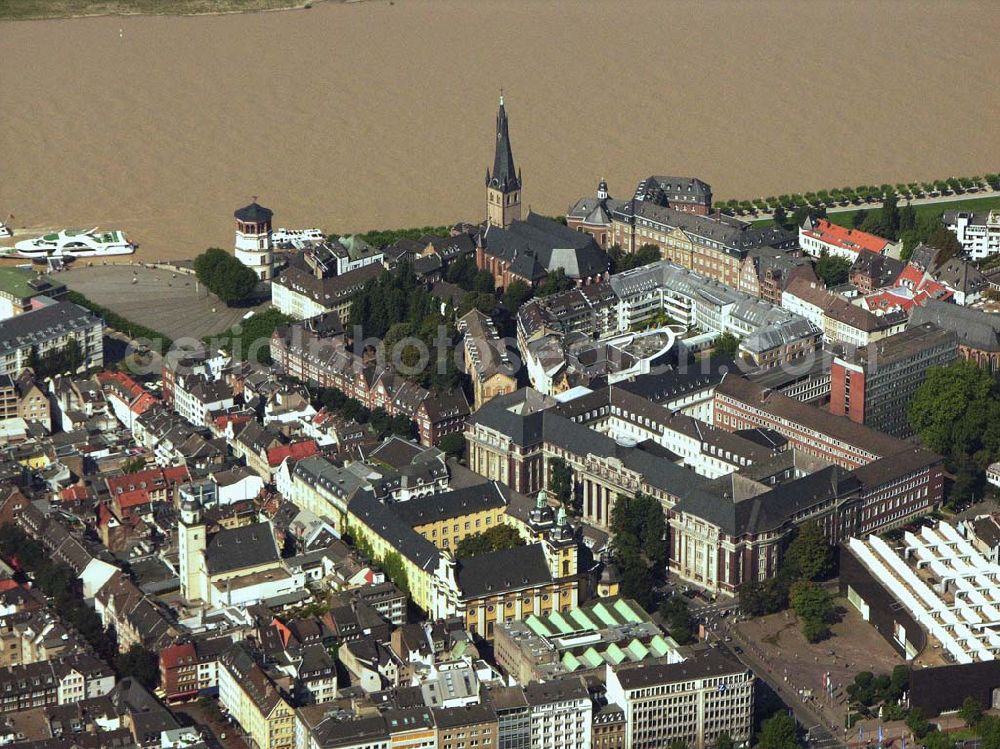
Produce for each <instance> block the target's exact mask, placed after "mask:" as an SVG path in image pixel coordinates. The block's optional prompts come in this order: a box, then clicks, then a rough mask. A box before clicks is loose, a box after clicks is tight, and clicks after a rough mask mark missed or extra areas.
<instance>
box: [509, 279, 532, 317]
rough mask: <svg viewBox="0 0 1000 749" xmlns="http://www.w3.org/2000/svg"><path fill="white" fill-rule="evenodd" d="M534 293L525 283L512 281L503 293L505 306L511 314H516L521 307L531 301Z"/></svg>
mask: <svg viewBox="0 0 1000 749" xmlns="http://www.w3.org/2000/svg"><path fill="white" fill-rule="evenodd" d="M533 294H534V291H533V290H532V288H531V287H530V286H528V284H526V283H525V282H524V281H511V283H510V284H509V285H508V286H507V290H506V291H505V292H504V293H503V306H504V307H506V308H507V310H508V311H509V312H510V313H511V314H516V313H517V311H518V310H519V309H520V308H521V305H522V304H524V303H525V302H527V301H528V300H529V299H531V297H532V295H533Z"/></svg>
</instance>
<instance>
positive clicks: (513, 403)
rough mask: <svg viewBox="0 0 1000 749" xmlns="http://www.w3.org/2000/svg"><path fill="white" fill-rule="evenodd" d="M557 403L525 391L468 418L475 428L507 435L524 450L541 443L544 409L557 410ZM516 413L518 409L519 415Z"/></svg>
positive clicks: (487, 405) (500, 399)
mask: <svg viewBox="0 0 1000 749" xmlns="http://www.w3.org/2000/svg"><path fill="white" fill-rule="evenodd" d="M555 403H556V401H555V399H553V398H550V397H548V396H544V395H542V394H541V393H539V392H538V391H536V390H531V389H530V388H522V389H521V390H518V391H516V392H513V393H510V394H508V395H501V396H497V397H495V398H491V399H490V400H488V401H486V403H484V404H483V405H482V407H481V408H480V409H479V410H478V411H476V412H475V413H474V414H472V416H470V417H469V421H470V423H472V424H483V425H484V426H487V427H489V428H490V429H494V430H496V431H498V432H500V433H501V434H504V435H506V436H507V437H509V438H510V439H511V441H513V443H514V444H515V445H520V446H521V447H525V446H527V445H534V444H537V443H538V442H540V441H541V437H542V409H544V408H549V407H551V406H554V405H555ZM513 409H517V411H518V412H517V413H515V411H514V410H513Z"/></svg>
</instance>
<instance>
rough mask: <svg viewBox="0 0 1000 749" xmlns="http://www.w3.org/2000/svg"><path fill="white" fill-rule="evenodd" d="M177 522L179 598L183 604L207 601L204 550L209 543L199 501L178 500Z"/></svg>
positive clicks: (188, 498) (188, 497)
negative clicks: (178, 513)
mask: <svg viewBox="0 0 1000 749" xmlns="http://www.w3.org/2000/svg"><path fill="white" fill-rule="evenodd" d="M180 510H181V512H180V519H179V521H178V523H177V551H178V556H179V557H180V578H181V596H183V598H184V600H186V601H207V599H208V573H207V571H206V570H205V547H206V545H207V543H208V541H207V538H206V532H205V523H204V521H203V520H202V516H201V502H199V501H198V499H197V498H194V497H191V496H186V497H184V498H183V499H181V505H180Z"/></svg>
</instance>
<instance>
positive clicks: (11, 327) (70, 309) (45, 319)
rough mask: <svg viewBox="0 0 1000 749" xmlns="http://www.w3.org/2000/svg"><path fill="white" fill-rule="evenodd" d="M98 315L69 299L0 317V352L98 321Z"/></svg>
mask: <svg viewBox="0 0 1000 749" xmlns="http://www.w3.org/2000/svg"><path fill="white" fill-rule="evenodd" d="M100 322H101V321H100V318H98V317H96V316H94V315H93V314H92V313H91V312H90V311H89V310H86V309H84V308H83V307H81V306H80V305H78V304H73V303H72V302H56V303H55V304H50V305H48V306H46V307H41V308H40V309H36V310H32V311H31V312H25V313H24V314H21V315H16V316H15V317H11V318H9V319H7V320H3V321H0V355H4V354H7V353H10V352H13V351H18V350H20V349H23V348H25V347H27V346H32V345H38V344H40V343H44V342H45V341H49V340H51V339H53V338H59V337H60V336H63V335H66V334H67V333H70V332H80V331H85V330H88V329H89V328H92V327H93V326H94V325H99V324H100Z"/></svg>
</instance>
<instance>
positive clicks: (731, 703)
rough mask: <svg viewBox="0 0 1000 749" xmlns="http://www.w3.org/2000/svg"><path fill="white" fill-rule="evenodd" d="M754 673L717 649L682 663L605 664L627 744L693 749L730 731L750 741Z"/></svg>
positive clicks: (652, 748)
mask: <svg viewBox="0 0 1000 749" xmlns="http://www.w3.org/2000/svg"><path fill="white" fill-rule="evenodd" d="M753 681H754V676H753V673H752V672H751V671H749V670H747V668H746V667H745V666H743V664H741V663H740V662H739V661H736V660H734V659H733V658H731V657H729V656H726V655H723V654H722V653H721V652H720V651H718V650H708V651H705V652H702V653H698V654H697V655H693V656H692V657H691V658H688V659H687V660H685V661H683V662H681V663H665V664H660V665H654V664H646V665H633V666H630V665H629V664H622V665H620V666H611V665H610V664H609V665H608V666H607V672H606V683H607V698H608V702H609V703H614V704H616V705H618V706H619V707H621V708H622V709H623V710H624V711H625V746H628V747H631V748H632V749H662V747H665V746H669V745H670V744H671V743H672V742H674V741H680V742H683V743H684V744H685V745H686V746H688V747H691V749H706V747H711V746H714V745H715V742H716V740H717V739H718V737H719V735H720V734H722V733H728V734H729V736H730V737H731V738H732V739H733V741H734V742H735V743H736V745H737V746H741V745H743V744H745V743H749V741H750V739H751V728H752V725H753Z"/></svg>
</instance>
